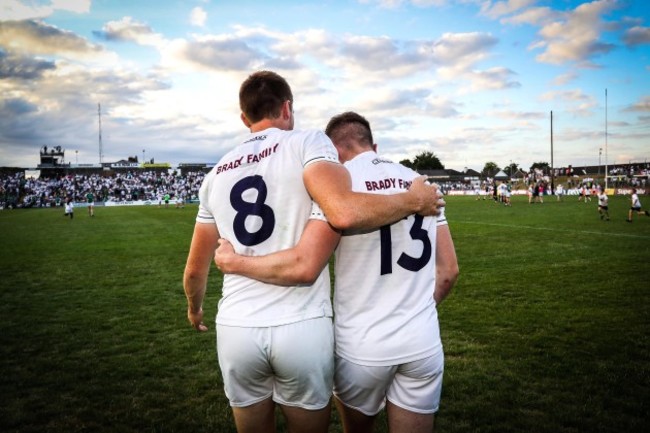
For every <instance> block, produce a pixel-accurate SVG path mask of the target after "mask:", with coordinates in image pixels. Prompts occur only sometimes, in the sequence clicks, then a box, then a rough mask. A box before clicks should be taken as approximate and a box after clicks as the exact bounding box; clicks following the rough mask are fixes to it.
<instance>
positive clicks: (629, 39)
mask: <svg viewBox="0 0 650 433" xmlns="http://www.w3.org/2000/svg"><path fill="white" fill-rule="evenodd" d="M623 41H624V42H625V44H626V45H629V46H631V47H634V46H636V45H641V44H650V27H641V26H635V27H632V28H631V29H628V30H627V31H626V32H625V35H624V36H623Z"/></svg>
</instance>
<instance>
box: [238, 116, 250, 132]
mask: <svg viewBox="0 0 650 433" xmlns="http://www.w3.org/2000/svg"><path fill="white" fill-rule="evenodd" d="M239 118H240V119H241V121H242V122H244V125H246V128H249V129H250V127H251V125H252V124H251V123H250V122H249V121H248V119H247V118H246V115H245V114H244V113H241V114H240V115H239Z"/></svg>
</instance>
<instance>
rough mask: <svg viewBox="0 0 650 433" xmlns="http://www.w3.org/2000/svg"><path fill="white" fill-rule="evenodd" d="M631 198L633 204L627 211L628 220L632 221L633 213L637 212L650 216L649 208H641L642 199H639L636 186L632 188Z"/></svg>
mask: <svg viewBox="0 0 650 433" xmlns="http://www.w3.org/2000/svg"><path fill="white" fill-rule="evenodd" d="M630 200H631V202H632V204H631V206H630V210H629V211H628V213H627V220H626V221H627V222H629V223H631V222H632V215H634V214H635V213H637V214H639V215H645V216H650V213H648V211H647V210H642V209H641V200H639V195H638V194H637V193H636V188H632V196H631V197H630Z"/></svg>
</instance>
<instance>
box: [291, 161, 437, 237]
mask: <svg viewBox="0 0 650 433" xmlns="http://www.w3.org/2000/svg"><path fill="white" fill-rule="evenodd" d="M303 181H304V183H305V187H306V188H307V190H308V191H309V193H310V194H311V196H312V198H313V199H314V201H315V202H316V203H318V205H319V206H320V207H321V209H323V212H325V215H326V216H327V220H328V221H329V222H330V224H332V225H333V226H334V227H336V228H337V229H339V230H348V229H373V228H377V227H381V226H383V225H386V224H391V223H393V222H395V221H398V220H400V219H402V218H404V217H405V216H407V215H411V214H414V213H419V214H421V215H425V216H426V215H438V214H439V210H438V208H439V207H440V206H444V201H442V199H441V196H440V194H439V192H438V190H437V187H436V186H435V185H427V184H425V179H424V177H419V178H416V179H414V181H413V183H412V184H411V188H410V189H409V191H408V192H404V193H399V194H390V195H382V194H370V193H360V192H354V191H352V181H351V179H350V173H349V172H348V171H347V169H346V168H345V167H343V166H342V165H339V164H333V163H331V162H317V163H314V164H311V165H309V166H308V167H307V168H306V169H305V171H304V173H303Z"/></svg>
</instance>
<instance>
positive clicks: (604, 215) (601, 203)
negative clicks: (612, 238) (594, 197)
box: [598, 188, 609, 221]
mask: <svg viewBox="0 0 650 433" xmlns="http://www.w3.org/2000/svg"><path fill="white" fill-rule="evenodd" d="M608 204H609V197H607V193H606V192H605V188H600V189H599V192H598V213H599V214H600V219H601V220H602V219H604V220H605V221H609V206H608Z"/></svg>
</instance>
